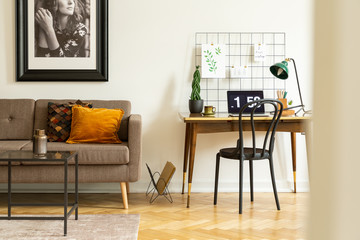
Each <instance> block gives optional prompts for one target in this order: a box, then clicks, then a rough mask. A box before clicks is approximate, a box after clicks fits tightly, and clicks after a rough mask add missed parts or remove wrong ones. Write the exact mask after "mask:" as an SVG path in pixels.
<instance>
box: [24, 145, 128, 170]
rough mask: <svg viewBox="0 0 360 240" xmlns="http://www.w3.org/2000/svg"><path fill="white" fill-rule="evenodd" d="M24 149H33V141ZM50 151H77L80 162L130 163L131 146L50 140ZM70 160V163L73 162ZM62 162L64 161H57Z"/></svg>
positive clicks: (48, 147)
mask: <svg viewBox="0 0 360 240" xmlns="http://www.w3.org/2000/svg"><path fill="white" fill-rule="evenodd" d="M22 150H28V151H32V143H31V144H27V145H26V146H24V147H23V148H22ZM47 150H48V151H77V152H78V153H79V164H80V165H81V164H85V165H97V164H99V165H101V164H128V163H129V148H128V144H127V142H123V143H121V144H100V143H79V144H67V143H64V142H48V143H47ZM73 163H74V162H73V161H70V164H73ZM22 164H23V165H34V164H41V163H39V162H22ZM57 164H62V163H57Z"/></svg>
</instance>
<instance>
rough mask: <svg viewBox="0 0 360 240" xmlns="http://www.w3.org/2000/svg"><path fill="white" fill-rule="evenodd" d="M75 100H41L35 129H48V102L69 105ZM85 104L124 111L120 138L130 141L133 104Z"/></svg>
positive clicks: (120, 101)
mask: <svg viewBox="0 0 360 240" xmlns="http://www.w3.org/2000/svg"><path fill="white" fill-rule="evenodd" d="M75 101H76V100H74V99H40V100H37V101H36V103H35V123H34V128H35V129H46V128H47V113H48V102H56V103H59V104H61V103H63V104H64V103H68V102H75ZM82 101H83V102H90V103H92V106H93V108H110V109H115V108H120V109H123V110H124V116H123V118H122V120H121V125H120V129H119V132H118V136H119V138H120V140H123V141H127V140H128V123H129V116H130V114H131V103H130V102H129V101H126V100H82Z"/></svg>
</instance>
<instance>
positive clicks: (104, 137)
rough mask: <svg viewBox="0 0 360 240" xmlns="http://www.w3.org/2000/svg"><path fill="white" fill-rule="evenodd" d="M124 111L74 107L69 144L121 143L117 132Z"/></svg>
mask: <svg viewBox="0 0 360 240" xmlns="http://www.w3.org/2000/svg"><path fill="white" fill-rule="evenodd" d="M123 116H124V110H122V109H107V108H83V107H78V106H74V107H73V109H72V122H71V132H70V137H69V139H68V140H67V141H66V142H67V143H121V141H120V139H119V137H118V135H117V132H118V131H119V128H120V123H121V119H122V117H123Z"/></svg>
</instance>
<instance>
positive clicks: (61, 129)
mask: <svg viewBox="0 0 360 240" xmlns="http://www.w3.org/2000/svg"><path fill="white" fill-rule="evenodd" d="M73 106H82V107H87V108H92V105H91V103H83V102H81V101H80V100H78V101H76V102H75V103H72V102H69V103H68V104H57V103H53V102H49V103H48V129H47V133H46V134H47V136H48V141H49V142H65V141H66V140H67V139H68V138H69V136H70V131H71V118H72V110H71V109H72V107H73Z"/></svg>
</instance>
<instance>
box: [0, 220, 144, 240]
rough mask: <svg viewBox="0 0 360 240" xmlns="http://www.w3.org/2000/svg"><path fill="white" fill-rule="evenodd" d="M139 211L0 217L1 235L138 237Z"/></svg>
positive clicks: (30, 238) (85, 239) (52, 239)
mask: <svg viewBox="0 0 360 240" xmlns="http://www.w3.org/2000/svg"><path fill="white" fill-rule="evenodd" d="M139 223H140V215H139V214H103V215H81V214H79V220H74V216H73V215H72V216H71V217H70V219H69V220H68V228H67V236H66V237H65V236H64V222H63V221H59V220H10V221H9V220H0V239H6V240H8V239H11V240H12V239H16V240H17V239H21V240H22V239H23V240H25V239H26V240H45V239H49V240H58V239H61V240H91V239H96V240H99V239H100V240H102V239H104V240H105V239H106V240H111V239H116V240H134V239H137V236H138V229H139Z"/></svg>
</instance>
